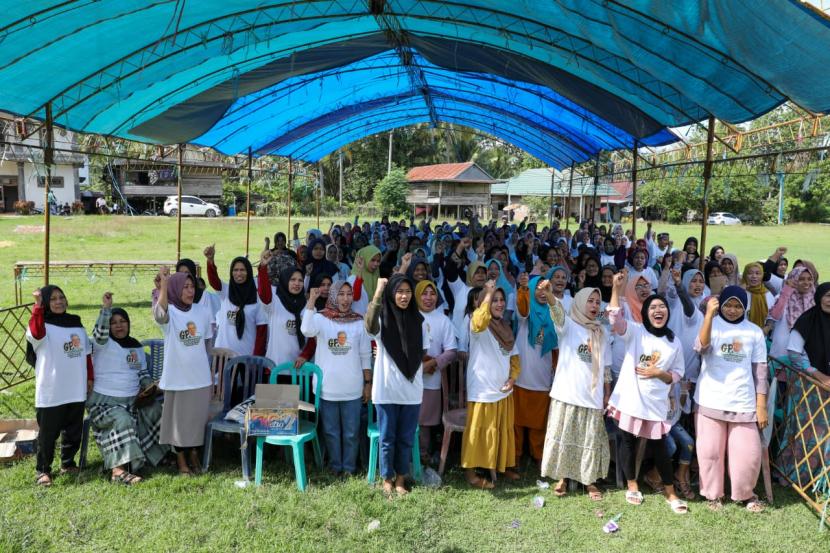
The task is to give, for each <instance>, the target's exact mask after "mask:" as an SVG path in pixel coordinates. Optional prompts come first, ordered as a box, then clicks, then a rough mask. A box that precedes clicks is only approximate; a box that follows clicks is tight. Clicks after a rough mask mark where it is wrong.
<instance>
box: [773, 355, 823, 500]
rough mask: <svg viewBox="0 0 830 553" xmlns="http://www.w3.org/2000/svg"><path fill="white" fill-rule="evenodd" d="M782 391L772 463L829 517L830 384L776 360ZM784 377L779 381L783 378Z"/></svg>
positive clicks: (777, 405) (777, 408) (779, 400)
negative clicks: (782, 378)
mask: <svg viewBox="0 0 830 553" xmlns="http://www.w3.org/2000/svg"><path fill="white" fill-rule="evenodd" d="M775 365H776V369H777V373H778V374H779V375H780V376H779V387H780V388H784V390H785V391H784V393H780V394H779V396H778V401H777V402H776V409H775V422H774V424H775V426H774V430H773V441H772V444H771V445H770V447H771V448H772V451H773V452H774V453H775V455H774V462H773V466H774V467H775V469H776V470H777V471H778V473H779V474H780V475H781V476H782V477H783V478H784V479H786V480H787V481H788V482H789V483H790V485H791V486H792V488H793V489H794V490H795V491H796V492H798V494H799V495H801V497H803V498H804V499H805V500H806V501H807V503H808V504H809V505H810V506H811V507H813V509H815V510H816V511H818V512H819V513H820V514H822V515H823V516H826V515H827V514H828V513H827V509H828V503H830V386H827V385H825V384H823V383H821V382H819V381H817V380H815V379H814V378H812V377H810V376H809V375H806V374H804V373H802V372H800V371H797V370H795V369H793V368H792V367H789V366H787V365H786V364H782V363H779V362H775ZM782 376H783V377H784V378H785V380H783V381H782V380H780V378H781V377H782Z"/></svg>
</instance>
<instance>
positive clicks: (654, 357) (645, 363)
mask: <svg viewBox="0 0 830 553" xmlns="http://www.w3.org/2000/svg"><path fill="white" fill-rule="evenodd" d="M660 357H661V356H660V352H659V351H658V350H654V351H652V352H651V355H649V354H647V353H643V354H642V355H640V367H642V368H644V369H648V368H652V367H656V366H657V363H659V362H660Z"/></svg>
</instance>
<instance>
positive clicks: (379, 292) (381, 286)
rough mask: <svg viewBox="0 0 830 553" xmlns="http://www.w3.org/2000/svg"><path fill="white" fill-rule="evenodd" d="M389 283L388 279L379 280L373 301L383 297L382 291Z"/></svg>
mask: <svg viewBox="0 0 830 553" xmlns="http://www.w3.org/2000/svg"><path fill="white" fill-rule="evenodd" d="M388 282H389V279H388V278H379V279H378V284H377V288H375V299H380V298H381V297H382V296H383V289H384V288H386V284H387V283H388Z"/></svg>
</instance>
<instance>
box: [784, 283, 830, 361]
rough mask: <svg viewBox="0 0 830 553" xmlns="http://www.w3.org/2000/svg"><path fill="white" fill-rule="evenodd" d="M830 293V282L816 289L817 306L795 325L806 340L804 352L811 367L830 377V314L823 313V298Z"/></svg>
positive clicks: (805, 313)
mask: <svg viewBox="0 0 830 553" xmlns="http://www.w3.org/2000/svg"><path fill="white" fill-rule="evenodd" d="M828 292H830V282H823V283H822V284H820V285H819V286H818V287H816V293H815V296H814V297H815V299H816V304H815V305H814V306H813V307H811V308H810V309H808V310H807V311H805V312H804V313H802V314H801V316H800V317H799V318H798V319H797V320H796V321H795V324H794V325H793V330H797V331H798V333H799V334H801V337H802V338H804V351H805V352H807V359H809V360H810V365H812V366H813V367H815V368H816V370H818V371H819V372H821V373H823V374H826V375H830V313H825V312H824V311H822V309H821V298H822V297H824V295H825V294H827V293H828Z"/></svg>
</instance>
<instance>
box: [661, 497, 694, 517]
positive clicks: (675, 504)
mask: <svg viewBox="0 0 830 553" xmlns="http://www.w3.org/2000/svg"><path fill="white" fill-rule="evenodd" d="M666 503H668V504H669V506H670V507H671V510H672V511H673V512H674V513H675V514H678V515H685V514H686V513H688V512H689V506H688V505H686V502H685V501H683V500H682V499H674V500H672V501H669V500H668V499H667V500H666Z"/></svg>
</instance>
